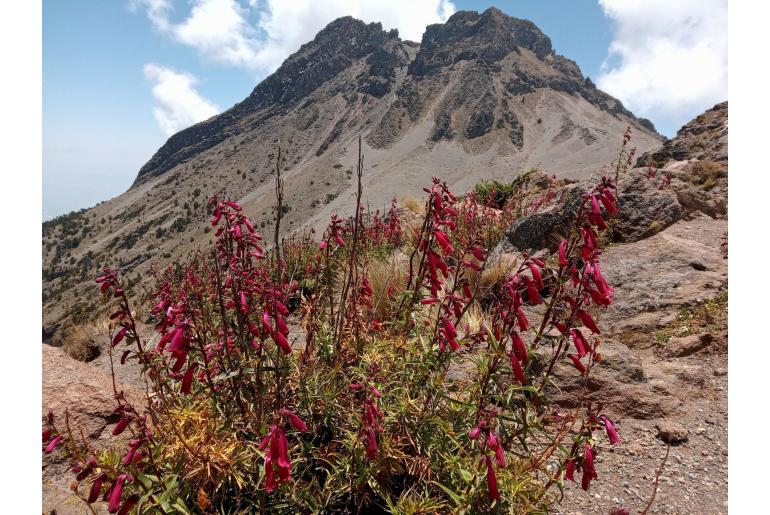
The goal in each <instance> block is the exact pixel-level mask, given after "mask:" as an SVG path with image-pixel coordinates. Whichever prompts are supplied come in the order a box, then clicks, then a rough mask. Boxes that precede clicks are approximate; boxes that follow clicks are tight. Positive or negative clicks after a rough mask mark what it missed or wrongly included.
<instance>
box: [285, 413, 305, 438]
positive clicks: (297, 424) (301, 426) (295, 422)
mask: <svg viewBox="0 0 770 515" xmlns="http://www.w3.org/2000/svg"><path fill="white" fill-rule="evenodd" d="M283 414H284V415H286V416H287V417H288V418H289V422H291V425H292V426H294V429H296V430H297V431H300V432H302V433H304V432H305V431H307V424H305V423H304V422H303V421H302V419H301V418H299V417H298V416H297V414H296V413H294V412H293V411H291V410H283Z"/></svg>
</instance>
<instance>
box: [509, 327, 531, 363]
mask: <svg viewBox="0 0 770 515" xmlns="http://www.w3.org/2000/svg"><path fill="white" fill-rule="evenodd" d="M511 340H512V341H513V352H514V353H515V354H516V357H517V358H518V359H519V361H521V362H522V363H524V364H526V363H527V362H528V361H529V356H528V355H527V347H526V345H524V340H523V339H522V338H521V336H520V335H519V333H513V334H512V335H511Z"/></svg>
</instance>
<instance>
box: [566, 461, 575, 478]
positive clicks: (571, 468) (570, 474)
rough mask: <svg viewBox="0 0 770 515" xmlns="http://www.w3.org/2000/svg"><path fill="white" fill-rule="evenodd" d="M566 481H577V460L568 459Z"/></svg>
mask: <svg viewBox="0 0 770 515" xmlns="http://www.w3.org/2000/svg"><path fill="white" fill-rule="evenodd" d="M564 480H565V481H575V460H572V459H569V460H567V467H566V469H565V470H564Z"/></svg>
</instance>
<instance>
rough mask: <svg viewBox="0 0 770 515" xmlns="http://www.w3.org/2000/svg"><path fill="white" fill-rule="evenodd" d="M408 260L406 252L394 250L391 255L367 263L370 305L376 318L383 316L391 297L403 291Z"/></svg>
mask: <svg viewBox="0 0 770 515" xmlns="http://www.w3.org/2000/svg"><path fill="white" fill-rule="evenodd" d="M408 260H409V258H408V256H407V255H406V254H404V253H403V252H400V251H396V252H394V253H393V254H392V255H391V256H388V257H387V258H385V259H383V260H376V261H373V262H372V263H371V264H370V265H369V268H368V269H367V274H368V277H369V284H370V285H371V287H372V306H373V307H374V314H375V316H376V317H377V318H378V319H382V317H384V316H385V314H386V313H387V311H388V306H389V304H390V303H391V302H392V301H393V299H396V298H398V297H399V296H400V295H401V294H403V293H404V289H405V288H406V276H407V273H408V270H409V263H408Z"/></svg>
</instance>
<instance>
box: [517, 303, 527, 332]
mask: <svg viewBox="0 0 770 515" xmlns="http://www.w3.org/2000/svg"><path fill="white" fill-rule="evenodd" d="M516 320H517V321H518V324H519V330H520V331H526V330H527V329H529V320H527V315H525V314H524V310H523V309H521V308H518V309H517V310H516Z"/></svg>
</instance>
